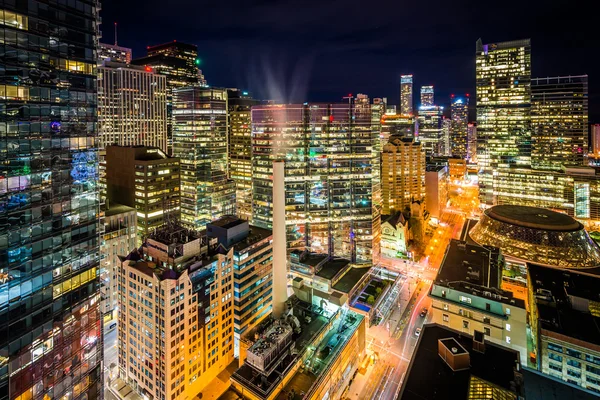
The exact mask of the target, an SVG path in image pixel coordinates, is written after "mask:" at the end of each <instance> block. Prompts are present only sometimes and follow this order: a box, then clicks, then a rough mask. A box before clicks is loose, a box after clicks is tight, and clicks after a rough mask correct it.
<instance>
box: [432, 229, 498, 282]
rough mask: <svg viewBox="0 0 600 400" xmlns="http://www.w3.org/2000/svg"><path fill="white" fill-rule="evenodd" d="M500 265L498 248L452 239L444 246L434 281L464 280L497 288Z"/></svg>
mask: <svg viewBox="0 0 600 400" xmlns="http://www.w3.org/2000/svg"><path fill="white" fill-rule="evenodd" d="M502 265H503V261H502V256H501V254H500V250H499V249H498V248H495V247H483V246H479V245H476V244H468V243H465V242H462V241H460V240H456V239H452V240H450V243H449V244H448V247H447V248H446V255H445V257H444V260H443V261H442V265H441V266H440V269H439V271H438V274H437V277H436V278H435V281H436V283H449V282H456V281H466V282H470V283H472V284H474V285H478V286H484V287H487V288H499V287H500V283H501V279H502V275H501V272H502Z"/></svg>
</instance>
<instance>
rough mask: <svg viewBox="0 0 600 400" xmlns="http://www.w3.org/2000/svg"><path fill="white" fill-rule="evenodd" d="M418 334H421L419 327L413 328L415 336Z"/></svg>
mask: <svg viewBox="0 0 600 400" xmlns="http://www.w3.org/2000/svg"><path fill="white" fill-rule="evenodd" d="M420 334H421V328H417V329H416V330H415V336H416V337H419V335H420Z"/></svg>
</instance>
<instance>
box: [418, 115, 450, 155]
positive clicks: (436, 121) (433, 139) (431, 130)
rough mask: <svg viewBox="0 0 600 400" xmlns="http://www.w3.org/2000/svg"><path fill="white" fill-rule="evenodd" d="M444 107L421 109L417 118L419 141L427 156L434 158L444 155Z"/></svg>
mask: <svg viewBox="0 0 600 400" xmlns="http://www.w3.org/2000/svg"><path fill="white" fill-rule="evenodd" d="M443 114H444V107H440V106H429V107H420V108H419V116H418V117H417V123H418V128H417V129H418V134H417V137H418V139H419V141H420V142H421V143H422V144H423V149H424V150H425V155H427V156H433V155H439V154H443V153H442V151H443V150H444V141H443V135H442V120H443V117H444V115H443Z"/></svg>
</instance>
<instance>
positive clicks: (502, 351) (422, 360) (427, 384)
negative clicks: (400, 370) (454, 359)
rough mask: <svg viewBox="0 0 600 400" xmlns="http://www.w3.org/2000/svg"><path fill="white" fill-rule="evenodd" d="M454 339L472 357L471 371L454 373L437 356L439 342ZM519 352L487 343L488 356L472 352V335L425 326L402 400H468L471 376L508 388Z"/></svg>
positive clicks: (409, 370) (409, 371) (408, 371)
mask: <svg viewBox="0 0 600 400" xmlns="http://www.w3.org/2000/svg"><path fill="white" fill-rule="evenodd" d="M449 338H453V339H454V340H456V341H457V342H458V343H459V344H460V345H461V346H462V347H463V348H464V349H465V350H466V351H467V352H468V353H469V355H470V360H471V367H470V368H469V369H465V370H460V371H452V369H450V367H449V366H448V365H447V364H446V362H445V361H444V360H443V359H442V358H441V357H440V356H439V355H438V340H439V339H449ZM518 360H519V353H518V352H516V351H514V350H510V349H507V348H504V347H500V346H496V345H494V344H491V343H489V342H487V341H486V342H485V353H483V354H482V353H479V352H476V351H473V339H472V337H471V336H469V335H465V334H464V333H460V332H458V331H455V330H451V329H448V328H446V327H442V326H441V325H437V324H426V325H424V326H423V330H422V331H421V335H420V336H419V340H418V342H417V347H416V349H415V353H414V354H413V357H412V359H411V362H410V364H409V366H408V370H407V372H406V377H405V380H404V384H403V385H402V389H401V392H400V396H399V399H402V400H424V399H436V400H446V399H447V400H455V399H466V398H468V393H469V381H470V379H471V376H472V375H473V376H476V377H478V378H480V379H483V380H485V381H488V382H490V383H492V384H494V385H496V386H500V387H501V388H506V389H509V388H510V386H511V382H512V381H514V372H513V368H514V367H515V365H516V364H517V363H518Z"/></svg>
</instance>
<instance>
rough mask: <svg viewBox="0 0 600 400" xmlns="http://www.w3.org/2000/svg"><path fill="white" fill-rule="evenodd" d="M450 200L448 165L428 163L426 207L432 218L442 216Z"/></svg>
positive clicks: (426, 168)
mask: <svg viewBox="0 0 600 400" xmlns="http://www.w3.org/2000/svg"><path fill="white" fill-rule="evenodd" d="M447 202H448V166H447V165H427V166H426V167H425V208H426V209H427V211H428V212H429V215H431V217H432V218H436V219H439V218H441V217H442V211H443V210H444V208H445V207H446V203H447Z"/></svg>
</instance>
